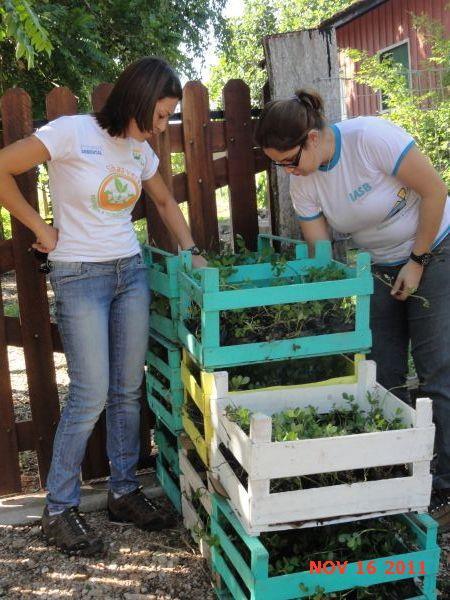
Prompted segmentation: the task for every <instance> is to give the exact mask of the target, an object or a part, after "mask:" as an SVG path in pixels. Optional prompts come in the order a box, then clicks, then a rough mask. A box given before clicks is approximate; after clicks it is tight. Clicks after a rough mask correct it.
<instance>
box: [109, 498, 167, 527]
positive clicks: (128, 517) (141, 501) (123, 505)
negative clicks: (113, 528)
mask: <svg viewBox="0 0 450 600" xmlns="http://www.w3.org/2000/svg"><path fill="white" fill-rule="evenodd" d="M108 514H109V520H110V521H112V522H113V523H121V524H123V523H133V524H134V525H136V527H139V529H144V530H145V531H161V529H166V528H168V527H171V526H172V525H174V523H175V519H174V517H173V515H170V514H168V513H167V512H166V511H162V510H161V509H160V508H158V507H157V506H156V504H154V503H153V502H151V500H150V499H149V498H147V496H146V495H145V494H144V492H143V491H142V488H140V487H138V488H137V489H136V490H134V491H133V492H130V493H129V494H125V495H123V496H120V498H114V494H113V493H112V491H111V490H110V491H109V493H108Z"/></svg>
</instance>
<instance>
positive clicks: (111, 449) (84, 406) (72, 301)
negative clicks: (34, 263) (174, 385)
mask: <svg viewBox="0 0 450 600" xmlns="http://www.w3.org/2000/svg"><path fill="white" fill-rule="evenodd" d="M51 269H52V270H51V272H50V282H51V284H52V287H53V290H54V292H55V299H56V316H57V320H58V328H59V332H60V335H61V339H62V343H63V348H64V352H65V354H66V359H67V368H68V372H69V377H70V385H69V395H68V400H67V404H66V406H65V407H64V410H63V412H62V416H61V420H60V422H59V425H58V429H57V432H56V436H55V440H54V445H53V457H52V463H51V467H50V471H49V474H48V479H47V489H48V495H47V504H48V508H49V510H50V512H61V511H62V510H64V509H66V508H68V507H70V506H78V504H79V501H80V469H81V462H82V460H83V457H84V454H85V451H86V445H87V441H88V439H89V436H90V435H91V433H92V430H93V428H94V425H95V423H96V422H97V420H98V418H99V416H100V414H101V412H102V410H103V409H104V407H105V406H106V425H107V452H108V457H109V460H110V469H111V477H110V488H111V489H112V490H113V491H114V492H116V493H118V494H125V493H128V492H131V491H133V490H134V489H136V487H137V486H138V480H137V477H136V474H135V470H136V465H137V462H138V458H139V439H140V438H139V423H140V401H139V399H140V386H141V383H142V377H143V371H144V362H145V354H146V348H147V340H148V320H149V303H150V292H149V289H148V285H147V274H146V269H145V265H144V262H143V260H142V257H141V256H140V255H136V256H133V257H131V258H122V259H117V260H113V261H108V262H98V263H90V262H83V263H80V262H77V263H69V262H52V263H51Z"/></svg>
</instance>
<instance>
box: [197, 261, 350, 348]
mask: <svg viewBox="0 0 450 600" xmlns="http://www.w3.org/2000/svg"><path fill="white" fill-rule="evenodd" d="M243 255H244V256H247V255H246V254H243ZM237 257H239V255H225V256H221V257H216V258H215V260H213V261H210V262H209V263H208V266H211V267H212V266H214V267H216V268H218V269H219V282H220V288H221V290H222V291H226V290H232V289H239V288H243V287H249V285H251V282H241V283H239V284H236V283H229V281H228V280H229V278H230V277H231V276H232V275H233V273H234V270H233V267H232V266H231V265H236V264H239V263H238V262H235V261H236V260H237ZM270 262H271V266H272V273H273V276H274V279H272V280H271V281H270V286H271V287H272V286H273V287H276V286H282V285H292V284H297V283H313V282H322V281H337V280H339V279H345V277H346V274H345V271H344V270H343V269H341V268H340V267H339V266H337V265H329V266H326V267H310V268H309V269H308V271H307V272H306V273H304V274H300V273H297V272H295V271H294V272H291V271H293V269H292V267H289V265H288V259H287V256H286V255H277V254H275V253H273V254H272V255H271V261H270ZM245 264H250V263H245ZM288 267H289V269H290V270H289V269H288ZM195 276H196V277H197V278H198V277H199V274H196V275H195ZM263 283H264V285H267V282H263ZM189 311H190V313H189V318H188V320H187V321H186V325H187V328H188V329H189V330H190V331H191V332H192V333H193V334H194V335H195V336H196V337H197V338H198V337H199V335H200V327H201V322H200V307H199V306H198V304H196V303H195V302H192V303H191V305H190V309H189ZM354 318H355V302H354V299H353V298H341V299H336V300H333V299H327V300H317V301H310V302H299V303H290V304H275V305H268V306H258V307H251V308H242V309H235V310H227V311H222V312H221V324H220V330H221V344H222V345H225V346H228V345H234V344H242V343H251V342H257V341H271V340H279V339H292V338H297V337H300V336H307V335H311V334H319V333H331V332H337V331H348V330H351V329H352V327H353V325H354Z"/></svg>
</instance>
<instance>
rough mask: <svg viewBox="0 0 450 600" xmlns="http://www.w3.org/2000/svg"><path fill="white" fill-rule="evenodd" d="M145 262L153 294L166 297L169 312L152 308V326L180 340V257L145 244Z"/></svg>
mask: <svg viewBox="0 0 450 600" xmlns="http://www.w3.org/2000/svg"><path fill="white" fill-rule="evenodd" d="M142 253H143V257H144V262H145V264H146V265H147V273H148V283H149V286H150V290H151V291H152V293H153V294H159V295H160V296H162V297H164V298H166V301H167V303H168V305H169V314H168V315H167V316H166V315H163V314H159V313H158V312H157V311H156V310H151V313H150V327H152V328H153V329H154V330H155V331H157V332H158V333H160V334H161V335H163V336H164V337H166V338H167V339H168V340H170V341H172V342H177V341H178V335H177V321H178V313H179V299H180V293H179V286H178V269H179V258H178V256H175V255H173V254H171V253H170V252H165V251H164V250H160V249H159V248H153V247H152V246H148V245H144V246H143V247H142Z"/></svg>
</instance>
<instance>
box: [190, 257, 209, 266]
mask: <svg viewBox="0 0 450 600" xmlns="http://www.w3.org/2000/svg"><path fill="white" fill-rule="evenodd" d="M192 266H193V267H194V269H202V268H203V267H207V266H208V262H207V261H206V260H205V259H204V258H203V256H201V255H200V254H194V255H193V256H192Z"/></svg>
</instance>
